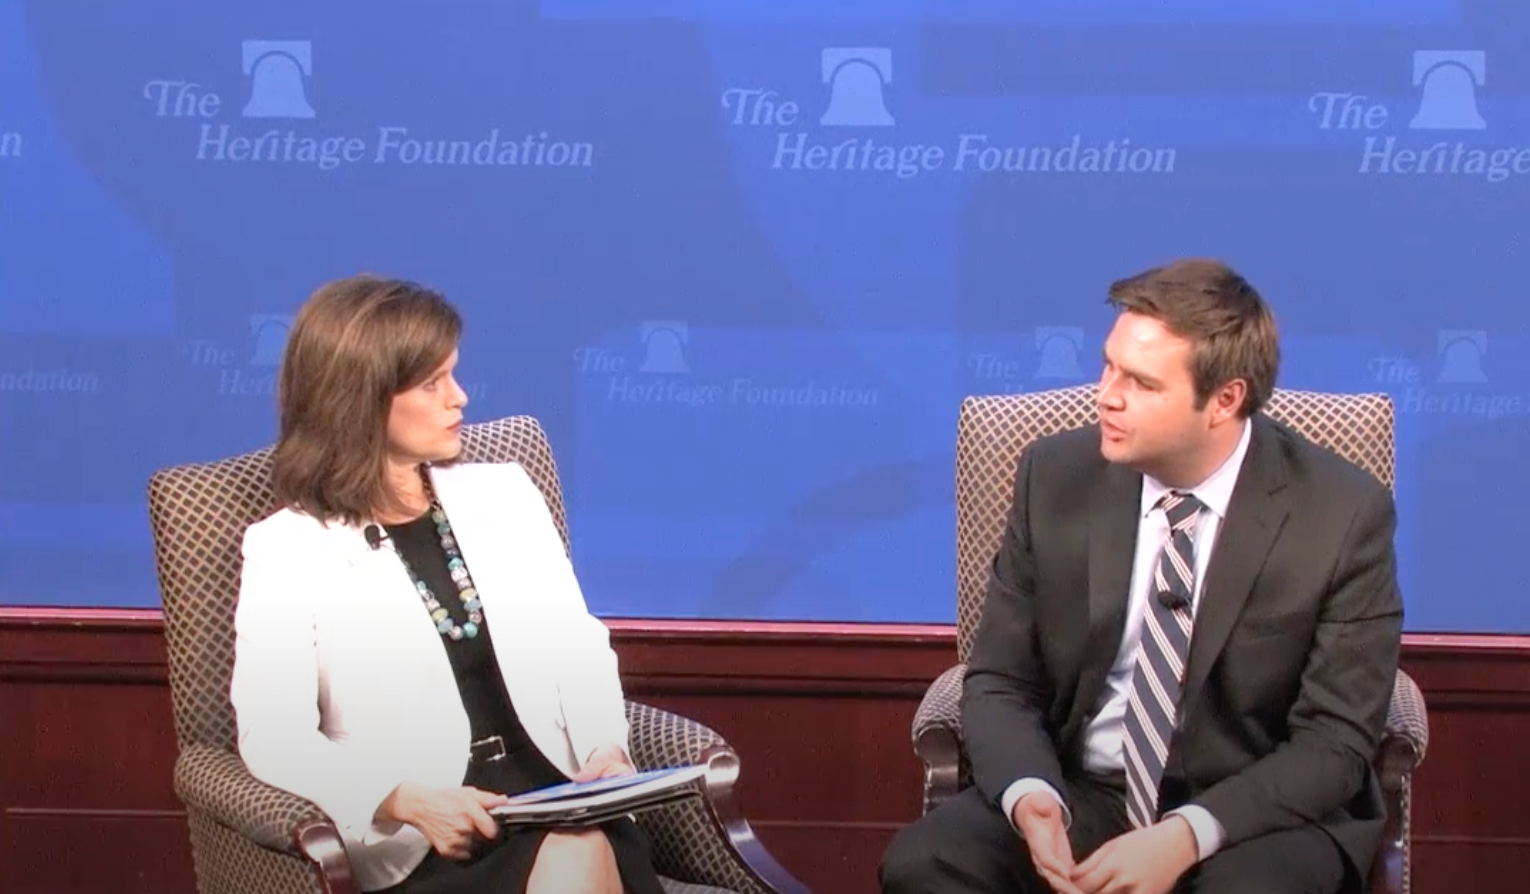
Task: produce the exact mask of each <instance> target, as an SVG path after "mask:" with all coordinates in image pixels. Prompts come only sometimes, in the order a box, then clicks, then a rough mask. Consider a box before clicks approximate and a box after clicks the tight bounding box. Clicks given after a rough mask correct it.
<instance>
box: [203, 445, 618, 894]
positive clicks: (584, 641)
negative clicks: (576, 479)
mask: <svg viewBox="0 0 1530 894" xmlns="http://www.w3.org/2000/svg"><path fill="white" fill-rule="evenodd" d="M431 477H432V482H433V484H434V486H435V489H436V495H437V497H438V498H439V499H440V501H441V505H442V507H443V508H444V509H445V510H446V514H447V516H448V517H449V518H450V519H451V525H452V531H453V533H454V534H455V536H456V537H457V540H458V543H459V547H460V549H461V550H462V554H463V558H464V559H465V560H466V562H467V566H468V570H469V571H470V572H471V574H472V575H473V582H474V584H475V585H476V586H477V588H478V593H479V598H480V600H481V602H482V605H483V614H484V618H485V620H486V621H487V622H488V624H489V627H490V629H491V631H492V632H493V635H494V645H495V651H496V653H497V655H498V657H499V663H500V668H501V670H502V671H503V674H504V679H505V686H506V689H507V691H508V692H509V694H510V699H511V701H512V702H513V703H514V705H515V710H516V713H517V714H519V715H520V719H521V722H522V724H523V725H524V726H525V728H526V732H527V734H529V735H530V737H531V740H532V741H533V742H534V743H535V744H536V746H537V747H538V748H539V749H540V750H541V751H542V753H543V754H545V755H547V757H548V759H549V760H551V761H552V763H553V764H554V765H555V766H557V767H558V768H560V769H561V770H563V771H564V772H565V773H568V774H573V773H574V772H575V771H577V770H578V768H579V765H580V764H581V763H582V762H583V761H584V759H585V758H586V757H588V756H589V754H590V752H592V751H593V750H594V749H596V748H597V747H599V746H601V745H604V744H608V743H615V744H617V745H620V746H621V747H622V748H623V749H624V750H626V749H627V748H628V741H627V735H628V727H627V719H626V712H625V705H624V702H623V698H624V696H623V692H622V687H621V682H620V679H619V678H618V676H617V666H616V655H615V653H614V652H612V651H611V646H610V635H609V631H608V630H607V629H606V627H605V625H604V624H602V623H601V622H600V621H599V620H598V619H597V618H595V617H594V616H593V615H591V614H590V613H589V611H588V610H587V608H586V607H585V601H584V595H583V593H582V592H581V591H580V588H579V583H578V581H577V580H576V579H575V577H574V572H573V568H572V567H571V566H570V563H569V561H568V557H567V556H566V555H565V554H564V550H563V542H562V540H561V539H560V538H559V536H558V532H557V529H556V528H555V527H554V525H553V521H552V516H551V514H550V513H549V512H548V511H547V505H546V503H545V502H544V501H543V498H542V494H541V492H540V491H539V490H538V489H537V487H536V485H535V484H533V483H532V481H531V478H530V477H529V476H528V475H527V474H526V472H525V471H524V470H523V469H522V468H521V467H520V466H519V465H515V464H463V465H457V466H449V467H445V468H436V469H433V470H432V472H431ZM362 530H363V529H362V528H360V527H356V526H352V525H346V524H343V523H339V522H336V523H331V524H330V525H329V526H328V527H325V526H323V525H321V524H320V523H319V522H318V521H316V520H315V519H313V518H312V517H310V516H307V515H304V514H300V513H297V512H294V511H292V510H288V509H283V510H280V511H278V512H276V513H275V514H273V515H271V516H270V517H269V518H266V519H263V520H261V521H260V522H257V523H256V524H253V525H251V526H250V527H249V529H248V530H247V531H246V533H245V535H244V547H243V550H244V570H243V577H242V580H241V583H240V590H239V603H238V607H237V609H236V611H235V618H234V627H235V633H236V639H235V659H234V675H233V682H232V684H231V687H230V695H231V697H232V699H233V705H234V711H235V713H236V717H237V721H238V730H239V753H240V755H241V756H242V757H243V758H244V761H245V763H246V765H247V766H248V767H249V769H250V772H251V773H252V774H254V776H255V777H256V778H258V779H261V780H263V781H265V782H267V783H269V784H270V785H274V786H276V787H278V788H281V789H285V790H287V791H290V792H292V793H294V794H297V795H300V796H302V797H304V798H307V799H309V800H311V801H313V802H314V803H315V804H317V805H318V806H319V808H320V809H322V810H323V811H324V812H325V813H326V814H328V815H329V817H330V818H331V819H332V820H333V821H334V822H335V824H336V825H337V826H338V827H339V829H340V834H341V836H342V838H343V839H344V841H345V846H346V850H347V852H348V853H349V855H350V858H351V864H352V872H353V873H354V875H355V877H356V882H357V884H358V885H359V886H360V887H361V888H362V889H363V890H375V889H378V888H385V887H388V886H390V885H394V884H397V883H398V882H400V881H402V880H403V879H404V877H405V876H407V875H408V874H409V872H410V871H411V870H412V869H413V868H414V867H415V866H416V865H418V864H419V862H420V861H421V860H422V859H424V857H425V855H426V853H427V852H428V849H429V847H430V844H429V842H428V841H427V840H426V839H425V837H424V835H422V834H421V833H420V832H419V831H418V830H416V829H415V828H414V827H412V826H408V825H403V824H399V823H376V822H374V821H373V814H374V812H375V811H376V810H377V807H378V805H379V804H380V803H381V802H382V801H383V799H384V798H385V797H387V795H388V794H389V793H390V792H392V791H393V789H394V788H396V787H397V786H398V785H399V783H401V782H404V781H406V780H409V781H414V782H418V783H421V784H423V785H427V786H433V787H451V786H458V785H461V784H462V780H463V775H464V773H465V772H466V770H467V761H468V747H469V743H470V733H469V726H468V717H467V713H466V712H465V711H464V709H463V706H462V700H461V697H460V695H459V694H458V691H457V684H456V681H455V678H454V677H453V676H452V669H451V665H450V663H449V661H448V658H447V653H446V649H447V648H450V647H451V645H452V643H450V642H449V641H447V640H446V638H445V637H443V636H442V635H441V634H440V633H438V632H437V631H436V628H435V625H434V624H432V623H431V621H430V618H429V616H428V614H427V613H426V611H425V607H424V605H423V603H422V602H421V600H420V597H419V595H418V593H417V592H416V591H415V588H414V585H413V584H412V582H411V581H410V578H409V575H408V572H407V571H405V569H404V566H403V564H402V563H401V561H400V560H399V557H398V556H397V554H396V553H395V552H394V551H393V549H392V547H391V545H390V542H389V541H386V540H385V541H384V542H383V545H382V546H381V547H380V548H379V549H376V550H374V549H372V548H371V547H369V546H368V545H367V542H366V538H365V537H364V536H363V534H362ZM445 598H455V597H453V596H452V595H451V594H448V595H447V596H446V597H445Z"/></svg>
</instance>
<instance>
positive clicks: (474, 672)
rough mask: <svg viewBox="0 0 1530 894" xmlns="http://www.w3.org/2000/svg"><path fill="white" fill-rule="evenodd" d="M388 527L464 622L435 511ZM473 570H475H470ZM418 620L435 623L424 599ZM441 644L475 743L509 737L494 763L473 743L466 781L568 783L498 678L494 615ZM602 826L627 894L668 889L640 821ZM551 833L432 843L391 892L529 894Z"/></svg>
mask: <svg viewBox="0 0 1530 894" xmlns="http://www.w3.org/2000/svg"><path fill="white" fill-rule="evenodd" d="M387 531H388V536H389V537H391V538H392V539H393V545H394V547H395V548H396V549H397V550H398V551H399V553H400V554H401V555H402V556H403V557H404V558H405V560H407V561H408V563H409V565H410V567H411V568H413V569H414V571H415V572H416V573H417V574H419V575H420V577H421V578H422V579H423V580H424V581H425V583H426V585H428V586H429V587H430V590H431V592H432V593H434V594H435V595H436V600H437V601H438V602H439V603H440V604H441V605H442V607H444V608H446V609H447V610H448V611H450V612H451V615H452V618H453V620H455V621H456V622H457V623H458V624H461V623H463V622H465V621H466V620H467V613H466V611H465V610H464V609H463V607H462V603H461V602H460V601H459V600H458V599H457V585H456V584H455V583H454V582H453V581H452V578H451V572H450V571H449V570H448V568H447V564H446V562H447V558H446V553H445V551H444V550H443V549H442V547H441V539H440V535H439V534H438V533H437V532H436V526H435V523H434V522H433V521H432V520H431V518H430V514H429V513H426V514H425V515H423V516H421V517H420V518H417V519H415V520H414V521H411V522H407V523H405V524H401V525H388V526H387ZM468 571H469V573H470V574H471V572H472V568H471V567H469V569H468ZM420 623H421V624H430V623H431V620H430V615H429V614H428V613H427V612H426V609H425V604H424V603H423V602H421V604H420ZM441 644H442V646H443V647H444V648H445V649H446V653H447V655H448V656H449V657H450V659H451V664H452V672H453V674H455V676H456V678H457V688H458V690H459V691H460V692H461V694H462V704H463V707H464V708H465V709H466V710H467V715H468V718H469V722H470V724H471V727H472V737H473V738H472V741H473V742H475V743H478V742H481V741H482V740H485V739H490V738H491V737H493V736H499V737H500V738H502V739H503V740H504V756H503V757H500V758H498V759H495V760H490V759H488V758H490V757H492V756H493V755H494V754H496V753H498V751H499V749H498V746H497V745H496V744H493V743H490V744H489V745H487V746H486V745H476V746H475V747H474V749H473V756H472V758H471V759H470V760H469V762H468V768H467V773H466V775H465V778H464V779H463V780H462V784H463V785H471V786H475V787H477V788H480V789H483V790H485V791H491V792H502V793H504V794H516V793H518V792H523V791H527V790H529V789H533V788H539V787H541V786H546V785H554V784H557V783H560V782H567V781H568V777H567V776H566V775H565V774H564V773H563V772H562V771H561V770H559V769H558V768H557V767H555V766H554V765H553V764H552V762H550V761H549V760H548V759H547V758H546V756H545V755H543V754H542V752H541V750H540V749H538V748H537V747H536V745H535V744H534V743H533V742H532V741H531V739H530V738H529V737H528V736H527V735H526V730H525V728H524V727H522V726H521V721H520V718H519V717H518V716H517V715H516V713H515V707H514V705H513V704H511V701H510V695H509V693H508V692H506V691H505V684H504V679H503V677H502V676H501V675H500V669H499V660H498V659H497V658H496V657H495V654H494V641H493V639H492V637H491V636H490V632H489V624H488V619H487V618H484V621H483V623H482V624H481V625H480V627H479V631H478V635H477V636H476V637H473V638H471V639H468V638H463V639H460V640H450V639H447V638H446V637H444V636H443V637H441ZM599 828H600V829H602V830H603V831H604V832H605V834H606V838H607V839H608V840H609V841H610V842H611V847H612V850H613V851H614V852H615V854H616V865H617V867H618V869H619V870H620V872H621V877H622V884H623V887H624V888H625V890H626V892H627V894H663V888H662V887H661V886H660V885H659V879H658V876H657V874H656V873H655V872H654V868H653V861H652V855H651V851H650V849H649V845H648V840H647V838H646V837H645V836H644V835H643V832H642V830H641V829H639V828H638V826H637V824H636V823H634V822H633V821H632V820H630V819H620V820H616V821H613V822H608V823H605V824H603V825H601V826H599ZM546 834H547V830H542V829H527V828H523V827H518V826H501V827H500V831H499V836H498V837H497V838H495V839H493V840H491V841H480V843H479V845H478V847H477V848H476V849H475V850H474V852H473V854H472V856H471V857H469V859H467V860H465V861H458V860H454V859H451V858H449V857H443V856H441V855H440V854H439V853H437V852H436V850H435V848H433V847H432V848H431V849H430V851H429V852H428V853H427V854H426V856H425V859H424V860H423V861H421V863H420V865H419V866H417V867H415V869H414V871H413V872H411V873H410V874H409V877H408V878H406V879H404V881H402V882H400V883H399V884H397V885H394V886H393V887H391V888H387V889H385V891H386V894H469V892H471V894H524V892H525V890H526V880H527V878H528V877H529V876H530V875H531V868H532V865H533V864H534V863H535V862H536V857H537V850H538V848H540V847H541V845H542V839H543V837H544V836H545V835H546Z"/></svg>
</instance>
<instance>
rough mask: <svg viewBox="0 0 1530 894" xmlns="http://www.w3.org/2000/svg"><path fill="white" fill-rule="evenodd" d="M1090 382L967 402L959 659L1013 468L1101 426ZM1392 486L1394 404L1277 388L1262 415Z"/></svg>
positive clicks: (959, 464) (959, 442)
mask: <svg viewBox="0 0 1530 894" xmlns="http://www.w3.org/2000/svg"><path fill="white" fill-rule="evenodd" d="M1095 394H1096V388H1095V386H1094V385H1080V386H1076V387H1073V388H1060V389H1056V390H1052V391H1036V392H1031V393H1029V394H999V395H982V396H974V397H968V398H967V399H965V400H963V401H962V406H961V412H960V414H959V417H958V421H957V433H956V628H957V655H958V656H959V660H960V661H962V662H966V660H967V656H968V653H969V650H970V649H971V647H972V636H973V634H974V632H975V631H976V628H977V622H978V618H979V616H980V614H981V612H982V608H983V597H984V594H985V593H986V591H987V586H988V574H989V570H990V569H991V568H992V566H993V558H994V553H995V552H997V550H998V548H999V540H1000V537H1001V536H1002V534H1003V533H1004V523H1005V520H1006V519H1007V517H1008V515H1009V508H1010V503H1011V498H1012V497H1013V496H1014V494H1013V489H1014V486H1015V468H1016V465H1017V464H1018V462H1019V460H1020V455H1021V453H1022V452H1023V451H1024V450H1025V448H1026V447H1027V446H1028V445H1029V444H1031V442H1033V441H1035V440H1037V439H1038V438H1042V437H1045V436H1047V435H1052V434H1057V433H1058V432H1062V431H1067V430H1069V429H1074V428H1082V427H1084V426H1086V425H1092V424H1094V423H1095V422H1097V421H1099V414H1098V408H1097V406H1096V404H1095ZM1261 412H1263V413H1265V414H1266V415H1268V416H1269V417H1270V418H1272V419H1274V420H1276V421H1279V422H1282V423H1284V424H1285V425H1287V426H1289V427H1290V428H1291V429H1292V430H1294V431H1296V432H1297V433H1298V434H1300V435H1302V436H1304V437H1306V438H1307V439H1308V440H1310V441H1312V442H1313V443H1315V444H1318V445H1320V446H1322V447H1326V448H1328V449H1329V450H1332V451H1333V452H1334V453H1337V454H1338V455H1340V456H1342V457H1344V458H1345V459H1347V460H1349V461H1350V462H1352V463H1354V464H1355V465H1357V466H1359V467H1360V468H1362V469H1365V470H1366V471H1368V472H1370V473H1371V474H1372V475H1375V476H1376V478H1377V479H1379V480H1380V481H1381V482H1382V483H1383V484H1385V485H1386V486H1387V487H1392V486H1393V475H1394V463H1395V456H1396V444H1395V440H1394V436H1395V432H1394V425H1393V408H1392V399H1391V397H1389V396H1388V395H1385V394H1328V393H1322V392H1314V391H1289V390H1285V389H1276V391H1275V394H1274V396H1273V397H1272V398H1271V400H1270V402H1269V404H1268V405H1267V406H1266V407H1265V408H1264V409H1263V410H1261Z"/></svg>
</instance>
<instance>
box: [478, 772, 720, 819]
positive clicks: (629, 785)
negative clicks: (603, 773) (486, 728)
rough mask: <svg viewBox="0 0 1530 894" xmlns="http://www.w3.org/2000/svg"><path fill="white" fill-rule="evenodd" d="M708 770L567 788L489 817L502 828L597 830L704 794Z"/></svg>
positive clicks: (537, 793) (520, 799) (518, 801)
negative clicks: (604, 824) (587, 827)
mask: <svg viewBox="0 0 1530 894" xmlns="http://www.w3.org/2000/svg"><path fill="white" fill-rule="evenodd" d="M706 773H707V768H706V767H705V766H692V767H670V768H668V769H663V770H648V771H645V772H642V773H637V774H635V775H632V776H612V777H609V778H607V779H595V780H592V781H590V782H567V783H563V784H560V785H554V786H549V787H547V788H541V789H535V790H533V791H529V792H521V793H520V794H517V795H513V796H511V798H510V800H509V802H508V803H506V804H502V805H500V806H499V807H495V808H492V809H491V810H490V811H489V813H490V814H491V815H493V816H494V817H495V819H497V820H499V821H500V822H502V823H513V824H518V825H519V824H528V825H554V826H556V825H576V826H583V825H593V824H596V823H602V822H605V821H607V820H611V819H615V818H617V817H622V816H626V815H628V814H631V813H640V812H642V811H644V810H652V809H654V808H656V807H663V806H665V805H666V804H673V803H674V802H676V801H680V800H683V799H685V798H689V797H695V796H699V795H700V794H701V791H700V789H698V788H697V787H696V786H695V785H693V783H695V782H696V781H697V780H699V779H701V778H703V777H704V776H706Z"/></svg>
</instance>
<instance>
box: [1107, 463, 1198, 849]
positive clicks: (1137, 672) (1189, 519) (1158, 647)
mask: <svg viewBox="0 0 1530 894" xmlns="http://www.w3.org/2000/svg"><path fill="white" fill-rule="evenodd" d="M1158 506H1159V508H1162V509H1163V510H1164V513H1165V514H1166V515H1167V516H1168V518H1169V536H1168V537H1167V538H1165V542H1164V547H1163V553H1162V554H1161V555H1160V556H1159V557H1158V565H1157V567H1156V568H1155V570H1154V573H1153V583H1152V588H1151V592H1150V593H1149V596H1148V600H1147V609H1146V611H1145V612H1144V617H1143V622H1142V638H1141V642H1140V643H1138V645H1137V661H1136V667H1135V669H1134V671H1133V672H1132V690H1131V700H1130V702H1129V703H1128V706H1127V710H1126V735H1125V737H1124V742H1123V747H1124V750H1125V756H1126V814H1127V816H1128V818H1130V820H1131V822H1132V827H1133V828H1138V829H1140V828H1143V827H1145V826H1150V825H1152V824H1153V823H1155V822H1157V820H1158V785H1159V781H1160V780H1161V779H1162V778H1163V768H1164V765H1165V764H1166V763H1167V761H1168V757H1169V743H1170V741H1172V740H1173V737H1174V729H1175V727H1176V725H1177V715H1178V711H1179V695H1180V685H1181V684H1182V683H1183V682H1184V679H1185V660H1186V657H1187V656H1188V655H1189V654H1190V632H1191V629H1192V624H1193V623H1194V621H1193V617H1192V614H1191V600H1192V598H1193V594H1194V592H1195V544H1194V542H1193V540H1192V539H1191V535H1192V533H1193V532H1194V531H1195V522H1196V519H1197V518H1198V517H1199V516H1200V512H1201V510H1202V509H1203V508H1205V507H1204V504H1202V503H1201V501H1200V500H1197V499H1196V498H1195V497H1194V496H1193V495H1191V494H1188V493H1181V492H1178V491H1173V492H1170V493H1168V494H1166V495H1164V497H1163V499H1162V500H1160V501H1159V502H1158Z"/></svg>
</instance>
